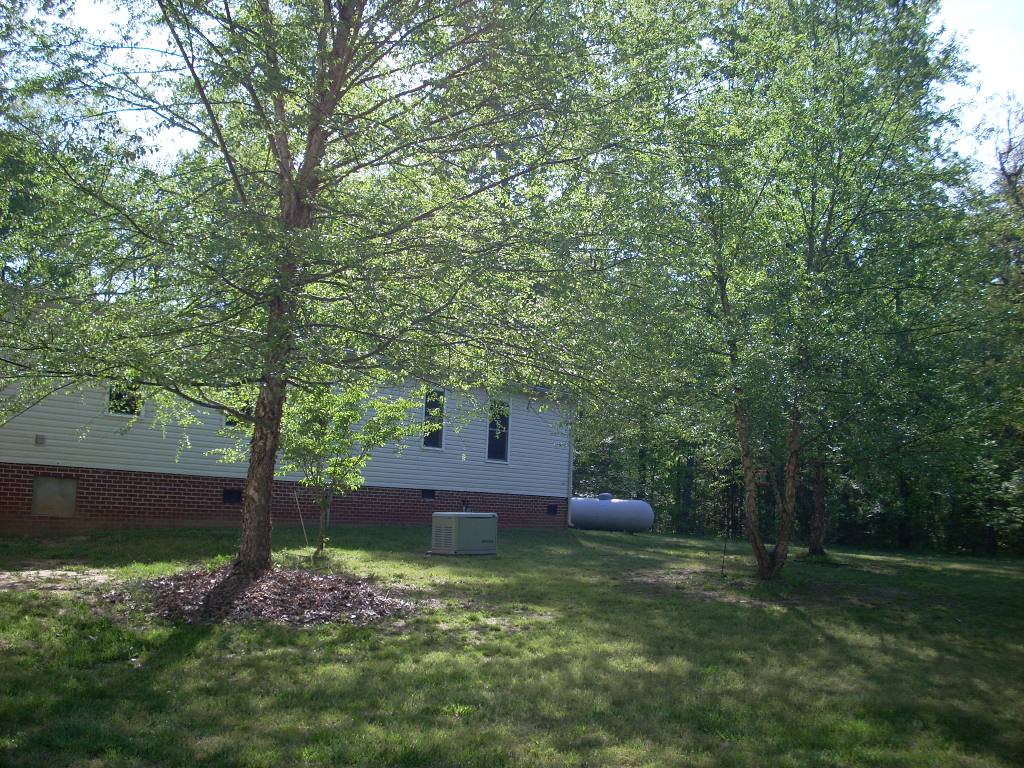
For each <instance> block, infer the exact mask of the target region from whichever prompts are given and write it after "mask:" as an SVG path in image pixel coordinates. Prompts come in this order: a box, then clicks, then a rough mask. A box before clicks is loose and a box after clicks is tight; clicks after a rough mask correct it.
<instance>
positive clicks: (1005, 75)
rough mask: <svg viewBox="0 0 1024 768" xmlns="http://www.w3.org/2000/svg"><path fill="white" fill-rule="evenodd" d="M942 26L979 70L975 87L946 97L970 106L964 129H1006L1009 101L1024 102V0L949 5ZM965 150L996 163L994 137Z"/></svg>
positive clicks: (965, 0) (947, 0)
mask: <svg viewBox="0 0 1024 768" xmlns="http://www.w3.org/2000/svg"><path fill="white" fill-rule="evenodd" d="M936 21H937V22H939V23H941V24H943V25H945V27H946V32H947V33H951V34H952V35H954V36H955V37H956V38H957V39H958V40H959V41H960V42H961V43H962V45H963V48H964V50H963V54H964V58H965V59H966V60H967V61H968V62H969V63H970V64H973V65H974V67H975V71H974V72H973V73H972V74H971V76H970V80H971V87H969V88H948V89H947V93H946V95H947V98H951V99H954V100H959V101H962V102H964V113H963V115H964V117H963V126H964V128H966V129H969V130H973V129H974V128H976V127H978V126H979V125H986V124H987V125H988V126H989V127H998V126H999V125H1005V122H1006V109H1005V105H1006V99H1007V97H1008V96H1009V95H1010V94H1015V95H1016V96H1017V98H1018V99H1019V100H1021V101H1024V0H944V2H943V3H942V10H941V12H940V14H939V18H938V19H937V20H936ZM959 147H960V150H961V151H962V152H965V153H967V154H970V155H973V156H974V158H975V159H977V160H978V161H979V162H981V163H983V164H985V165H988V166H992V165H994V163H995V138H994V137H991V136H989V137H988V138H983V139H980V140H965V141H963V142H961V143H960V145H959Z"/></svg>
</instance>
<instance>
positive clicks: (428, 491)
mask: <svg viewBox="0 0 1024 768" xmlns="http://www.w3.org/2000/svg"><path fill="white" fill-rule="evenodd" d="M434 496H435V491H434V489H433V488H424V489H423V490H422V491H420V498H421V499H425V500H429V499H433V498H434Z"/></svg>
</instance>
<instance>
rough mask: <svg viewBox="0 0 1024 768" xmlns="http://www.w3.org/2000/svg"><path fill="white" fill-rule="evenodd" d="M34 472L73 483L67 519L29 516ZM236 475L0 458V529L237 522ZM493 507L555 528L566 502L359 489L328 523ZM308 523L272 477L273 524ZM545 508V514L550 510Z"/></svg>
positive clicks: (308, 506) (294, 492) (311, 515)
mask: <svg viewBox="0 0 1024 768" xmlns="http://www.w3.org/2000/svg"><path fill="white" fill-rule="evenodd" d="M37 476H45V477H63V478H74V479H75V480H76V481H77V495H76V504H75V514H74V516H73V517H44V516H39V515H33V514H32V485H33V478H35V477H37ZM242 485H243V480H242V479H240V478H231V477H200V476H197V475H172V474H162V473H157V472H127V471H122V470H114V469H87V468H79V467H53V466H47V465H42V464H5V463H0V534H25V535H34V534H61V533H76V532H81V531H89V530H97V529H102V528H139V527H174V526H179V527H195V526H214V525H220V526H232V525H238V523H239V521H240V516H241V506H242V505H241V504H240V503H225V502H224V500H223V499H224V489H226V488H235V489H240V488H241V487H242ZM465 505H468V506H469V507H471V508H472V509H473V510H474V511H476V512H497V513H498V525H499V526H501V527H503V528H550V529H560V528H565V527H566V525H567V517H568V502H567V500H566V499H565V498H564V497H559V496H525V495H514V494H504V493H477V492H469V491H444V490H436V491H435V497H434V498H433V499H424V498H422V493H421V491H420V490H418V489H407V488H382V487H365V488H361V489H360V490H358V491H356V492H355V493H353V494H351V495H350V496H346V497H343V498H341V499H336V500H335V501H334V504H333V505H332V506H331V524H332V525H430V516H431V514H433V513H434V512H452V511H460V510H462V508H463V507H464V506H465ZM300 508H301V511H302V516H303V518H304V519H305V522H306V525H307V526H309V525H315V524H316V520H317V516H318V515H319V510H318V508H317V505H316V500H315V498H314V496H313V494H312V493H311V492H310V490H309V489H307V488H304V487H303V486H301V485H299V484H298V483H295V482H291V481H284V480H275V481H274V498H273V516H274V524H275V525H278V526H287V525H298V524H299V509H300ZM552 512H553V513H552Z"/></svg>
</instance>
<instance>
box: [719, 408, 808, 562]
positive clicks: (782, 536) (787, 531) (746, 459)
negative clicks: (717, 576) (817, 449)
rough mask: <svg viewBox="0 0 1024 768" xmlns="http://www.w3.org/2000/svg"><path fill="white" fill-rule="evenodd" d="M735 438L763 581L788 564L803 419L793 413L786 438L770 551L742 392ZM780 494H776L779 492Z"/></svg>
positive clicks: (750, 534)
mask: <svg viewBox="0 0 1024 768" xmlns="http://www.w3.org/2000/svg"><path fill="white" fill-rule="evenodd" d="M735 415H736V436H737V438H738V439H739V443H740V461H741V463H742V466H743V511H744V517H745V522H746V528H747V537H748V538H749V539H750V546H751V549H753V551H754V559H755V560H757V575H758V577H759V578H762V579H774V578H775V577H776V576H778V575H779V574H780V573H781V572H782V569H783V567H784V566H785V565H786V559H787V558H788V557H789V541H790V537H791V536H792V533H793V519H794V517H795V514H796V489H797V483H798V480H799V473H800V435H801V429H800V416H799V414H798V413H797V412H796V411H795V410H794V411H793V412H792V413H791V414H790V422H789V434H788V435H787V437H786V463H785V464H784V466H783V471H782V477H783V492H782V494H781V496H780V498H779V504H778V512H777V527H776V536H775V546H774V547H773V548H772V550H771V551H770V552H769V551H768V548H767V547H766V546H765V543H764V539H762V538H761V532H760V528H759V527H758V521H757V471H756V467H755V466H754V457H753V454H752V453H751V450H750V420H749V416H748V415H747V410H746V405H745V403H744V402H743V392H742V390H737V391H736V404H735ZM776 492H777V491H776Z"/></svg>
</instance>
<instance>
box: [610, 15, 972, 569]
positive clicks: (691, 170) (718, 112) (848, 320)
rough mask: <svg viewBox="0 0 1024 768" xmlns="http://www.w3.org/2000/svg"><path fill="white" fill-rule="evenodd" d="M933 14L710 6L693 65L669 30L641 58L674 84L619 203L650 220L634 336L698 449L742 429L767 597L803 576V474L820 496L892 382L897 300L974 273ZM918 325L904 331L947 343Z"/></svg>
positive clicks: (739, 438) (628, 287)
mask: <svg viewBox="0 0 1024 768" xmlns="http://www.w3.org/2000/svg"><path fill="white" fill-rule="evenodd" d="M933 10H934V4H933V3H930V2H920V3H900V4H895V5H894V4H887V3H879V2H872V1H870V0H865V1H864V2H856V3H834V2H821V1H819V0H814V1H811V2H799V3H784V2H772V1H771V0H766V1H765V2H753V3H743V4H740V5H735V4H725V5H721V6H711V7H710V8H709V9H708V11H707V16H706V17H703V18H702V19H701V22H698V26H702V27H703V32H704V36H703V37H702V38H700V52H699V54H698V55H696V56H693V57H692V58H689V59H686V58H685V57H682V56H676V55H673V54H671V53H666V52H665V51H664V50H663V49H667V50H668V51H673V50H678V49H680V48H683V46H687V45H689V46H691V47H692V46H693V45H694V43H693V40H692V38H690V32H691V30H690V29H689V28H687V27H685V26H684V27H682V29H683V30H684V31H683V32H682V33H677V32H676V31H675V29H674V28H673V27H672V26H671V25H668V24H666V25H665V26H664V27H662V28H661V32H662V37H661V38H658V36H657V35H656V34H652V35H651V37H650V38H649V39H653V40H654V44H653V45H652V47H651V50H650V51H648V53H647V56H646V57H645V58H641V59H640V60H642V61H643V64H642V68H643V69H644V70H645V71H646V70H647V69H649V68H650V67H652V66H654V67H661V69H659V70H658V71H659V72H660V74H661V78H655V80H658V79H663V81H664V83H665V84H664V85H663V86H662V87H660V88H659V87H657V85H653V86H651V87H650V88H649V89H648V90H647V91H645V90H644V89H643V88H639V87H638V88H637V90H638V92H639V93H642V94H644V96H646V98H647V99H648V105H647V107H646V112H643V114H653V115H656V116H657V120H651V121H650V122H649V123H648V124H647V125H646V126H640V127H639V128H638V135H640V136H643V140H642V141H640V140H639V139H635V140H634V147H631V149H633V151H632V152H629V153H628V156H627V151H626V150H624V151H623V152H622V153H621V155H620V157H619V158H618V159H619V161H620V164H621V165H622V166H626V167H628V169H629V170H628V172H626V173H623V174H621V176H620V178H619V179H618V180H615V181H613V182H610V184H609V186H610V187H616V189H614V191H612V192H610V193H609V199H614V200H615V201H616V203H617V204H620V205H621V204H622V203H623V201H627V200H630V199H632V201H633V202H632V208H633V210H634V212H635V213H636V214H637V215H636V216H634V219H633V220H634V221H635V220H636V218H640V219H641V220H642V221H643V224H641V225H639V228H640V229H641V230H642V232H641V233H640V234H638V235H637V236H635V237H634V240H633V242H630V247H634V248H637V249H638V250H640V251H641V252H643V253H644V254H645V255H646V259H645V260H644V263H643V264H641V265H639V266H638V267H637V271H636V272H635V273H634V274H633V275H631V276H630V279H629V280H621V281H619V284H620V285H621V286H623V288H624V289H625V290H624V293H625V295H626V296H627V298H625V299H623V303H624V304H625V303H635V304H638V305H640V306H643V307H645V309H646V311H645V312H644V313H643V320H642V323H641V324H638V325H637V326H636V329H635V331H636V332H637V333H640V330H639V328H640V326H641V325H642V326H643V328H644V330H643V333H644V334H645V335H648V336H654V337H656V338H657V339H658V342H657V343H658V344H659V345H660V349H661V351H662V354H661V355H660V359H661V360H663V361H664V363H663V364H662V365H659V366H657V368H656V370H647V371H642V375H643V378H644V381H645V382H653V386H652V387H651V389H652V391H653V392H654V393H655V394H654V395H653V396H652V397H651V400H650V402H651V403H652V405H653V407H655V408H662V407H664V406H666V405H667V406H670V407H671V408H672V409H673V410H674V411H675V414H676V416H675V419H676V420H677V423H678V424H679V428H680V429H681V434H680V437H681V438H684V442H689V438H690V437H691V436H693V435H698V436H699V435H701V434H703V435H715V436H716V437H715V438H707V437H705V438H704V439H705V440H707V441H708V442H709V443H711V442H715V441H717V440H721V438H720V437H717V436H718V435H721V434H722V433H723V432H724V431H725V430H728V431H731V433H732V435H733V438H734V439H733V440H732V441H730V442H731V446H729V447H730V449H731V451H732V456H734V457H735V459H738V467H739V471H740V475H741V478H742V484H743V509H744V527H745V529H746V533H747V536H748V537H749V539H750V541H751V547H752V550H753V552H754V556H755V559H756V561H757V567H758V573H759V575H760V576H762V577H764V578H772V577H774V576H777V575H778V574H779V573H780V572H781V570H782V568H783V567H784V565H785V563H786V559H787V557H788V551H789V545H790V540H791V538H792V535H793V530H794V526H795V524H796V514H797V498H798V489H799V487H800V485H801V484H802V482H803V477H804V474H805V472H804V467H805V466H806V465H807V464H810V465H811V467H812V469H813V470H814V471H813V472H812V476H814V477H816V478H817V479H818V482H819V486H823V484H824V478H825V477H826V472H825V469H826V467H825V466H824V465H825V463H826V462H827V461H829V460H831V459H833V458H834V456H835V455H836V451H837V450H838V448H839V445H838V444H837V438H838V437H840V435H841V432H840V428H841V427H842V426H843V425H845V424H848V423H850V422H853V421H856V420H858V419H860V418H862V417H863V415H864V413H865V412H866V411H865V408H866V406H867V405H868V404H869V403H870V402H872V400H873V399H874V395H873V394H872V389H873V388H875V387H876V386H877V383H878V381H879V380H880V376H881V378H882V379H884V372H880V371H879V368H878V362H877V361H878V359H879V355H878V354H877V353H878V352H879V350H880V349H882V348H883V347H885V346H886V345H888V344H890V343H891V340H892V338H893V337H892V336H891V334H890V332H891V326H887V325H886V322H885V321H886V320H887V319H888V318H890V317H891V308H890V304H891V302H892V298H893V296H894V294H899V293H901V292H902V293H903V294H906V293H907V292H912V291H917V290H920V291H922V293H923V292H924V291H926V290H930V289H931V288H933V287H934V286H937V285H939V284H940V283H941V282H942V280H943V279H945V278H951V279H952V280H953V281H954V284H956V281H962V280H963V279H964V278H967V277H968V276H969V275H968V273H970V272H972V271H973V268H974V266H975V265H970V268H969V269H961V270H959V271H958V270H957V269H956V268H955V266H954V265H953V263H952V260H953V258H954V255H955V254H956V250H957V248H958V246H959V245H960V244H959V243H957V242H956V239H955V238H956V233H957V229H956V227H951V226H949V221H950V219H951V217H954V216H955V215H954V214H951V213H950V212H955V211H956V210H957V209H958V205H959V203H958V199H957V196H958V195H959V194H960V188H961V184H962V180H963V178H964V174H963V172H962V168H961V166H960V164H958V163H957V162H956V158H955V157H954V156H953V155H952V154H951V153H949V152H947V151H946V149H945V148H944V145H943V144H942V142H941V141H940V140H937V139H936V136H937V135H938V132H939V131H940V130H941V128H942V126H943V125H944V124H945V122H946V121H947V119H948V116H947V115H946V114H944V113H943V112H942V111H941V110H939V109H938V108H937V107H936V105H935V104H934V103H933V101H932V99H931V97H930V95H929V94H930V93H931V90H932V89H933V88H934V85H935V84H936V83H938V82H941V81H943V80H944V79H948V78H950V77H954V76H955V75H956V71H957V70H956V66H957V65H956V58H955V50H954V49H951V48H948V47H946V46H944V45H943V44H942V43H941V41H940V40H939V38H938V37H937V36H936V35H934V34H933V33H932V32H930V31H929V26H928V24H929V21H928V20H929V18H930V14H931V13H932V12H933ZM677 12H678V13H680V14H683V13H684V11H682V10H681V9H680V10H678V11H677ZM665 40H671V41H673V43H674V46H673V45H665V43H664V41H665ZM659 46H662V47H659ZM691 56H692V54H691ZM680 59H683V61H681V60H680ZM652 61H653V62H654V64H652ZM639 77H642V75H640V76H639ZM636 145H639V146H640V147H641V151H635V149H634V148H635V146H636ZM622 177H625V178H622ZM931 230H934V231H933V232H932V234H930V235H928V236H927V237H925V236H924V235H925V233H928V232H929V231H931ZM617 234H618V233H617ZM637 241H639V242H637ZM620 242H621V241H620ZM933 267H941V269H936V270H935V271H934V272H932V273H929V272H928V270H929V269H930V268H933ZM947 290H948V283H947ZM620 306H621V305H620ZM918 319H919V320H920V321H921V322H920V324H919V325H913V326H910V328H909V329H908V330H910V331H911V332H916V331H919V330H920V331H921V332H922V333H923V329H924V328H925V327H934V322H933V321H934V318H931V319H929V318H925V317H924V316H919V318H918ZM882 359H885V358H884V357H883V358H882ZM683 404H685V405H683ZM680 417H682V418H680ZM706 452H707V453H708V454H710V455H714V454H715V452H714V451H706ZM719 455H721V456H723V458H724V454H719ZM728 463H729V462H728V461H727V460H726V461H723V462H722V463H721V464H720V466H722V467H723V468H727V467H728ZM818 498H819V501H823V500H824V488H823V487H819V493H818ZM819 510H821V511H822V512H824V505H823V504H819ZM768 518H773V520H774V526H775V534H774V546H770V545H769V543H768V541H767V539H766V537H765V535H764V534H763V533H762V530H763V528H764V527H765V523H766V522H767V519H768ZM824 522H825V521H824V520H823V519H821V518H819V519H818V521H817V527H818V529H819V532H820V533H821V539H822V540H823V535H824ZM818 543H819V544H821V543H822V541H819V542H818Z"/></svg>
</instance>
